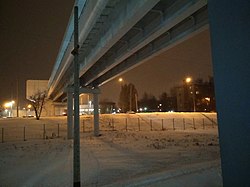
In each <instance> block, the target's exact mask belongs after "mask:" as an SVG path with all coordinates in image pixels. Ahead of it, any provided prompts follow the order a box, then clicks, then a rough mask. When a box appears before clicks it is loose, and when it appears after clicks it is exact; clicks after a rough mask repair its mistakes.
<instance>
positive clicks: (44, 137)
mask: <svg viewBox="0 0 250 187" xmlns="http://www.w3.org/2000/svg"><path fill="white" fill-rule="evenodd" d="M45 134H46V132H45V124H43V139H44V140H45Z"/></svg>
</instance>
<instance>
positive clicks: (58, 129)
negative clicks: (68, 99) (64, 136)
mask: <svg viewBox="0 0 250 187" xmlns="http://www.w3.org/2000/svg"><path fill="white" fill-rule="evenodd" d="M59 133H60V127H59V123H58V124H57V137H58V138H59V135H60V134H59Z"/></svg>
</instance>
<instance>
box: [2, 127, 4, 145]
mask: <svg viewBox="0 0 250 187" xmlns="http://www.w3.org/2000/svg"><path fill="white" fill-rule="evenodd" d="M3 142H4V128H2V143H3Z"/></svg>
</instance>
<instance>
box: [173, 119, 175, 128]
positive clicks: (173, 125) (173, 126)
mask: <svg viewBox="0 0 250 187" xmlns="http://www.w3.org/2000/svg"><path fill="white" fill-rule="evenodd" d="M173 130H175V126H174V118H173Z"/></svg>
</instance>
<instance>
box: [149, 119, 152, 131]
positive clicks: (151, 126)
mask: <svg viewBox="0 0 250 187" xmlns="http://www.w3.org/2000/svg"><path fill="white" fill-rule="evenodd" d="M152 123H153V122H152V119H150V127H151V131H152V130H153V124H152Z"/></svg>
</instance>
